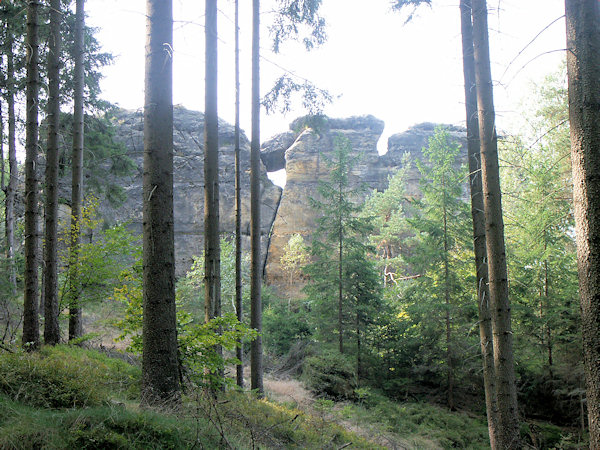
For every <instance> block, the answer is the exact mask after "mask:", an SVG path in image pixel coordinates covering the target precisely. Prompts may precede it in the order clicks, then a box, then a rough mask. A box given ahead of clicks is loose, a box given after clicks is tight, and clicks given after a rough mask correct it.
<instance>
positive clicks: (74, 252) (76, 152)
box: [69, 0, 85, 341]
mask: <svg viewBox="0 0 600 450" xmlns="http://www.w3.org/2000/svg"><path fill="white" fill-rule="evenodd" d="M84 26H85V0H77V1H76V7H75V68H74V73H73V86H74V88H73V152H72V158H71V166H72V167H71V170H72V177H71V238H70V252H69V278H70V281H71V287H70V290H69V341H72V340H74V339H77V338H79V337H81V336H82V334H83V323H82V312H81V298H80V297H81V287H80V285H79V250H80V247H81V219H82V208H83V205H82V204H83V138H84V129H83V106H84V103H83V89H84V66H83V63H84V61H83V58H84V52H85V42H84Z"/></svg>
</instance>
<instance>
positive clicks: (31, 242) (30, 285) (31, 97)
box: [23, 0, 40, 349]
mask: <svg viewBox="0 0 600 450" xmlns="http://www.w3.org/2000/svg"><path fill="white" fill-rule="evenodd" d="M38 10H39V3H38V2H37V0H30V1H29V3H28V4H27V41H26V44H27V92H26V97H27V115H26V125H25V127H26V128H25V293H24V298H23V345H24V346H27V348H28V349H36V348H37V347H38V346H39V342H40V325H39V318H38V235H37V233H38V229H37V228H38V227H37V218H38V180H37V171H36V167H37V162H38V131H39V130H38V109H39V106H38V94H39V67H38V64H39V38H38V28H39V26H38Z"/></svg>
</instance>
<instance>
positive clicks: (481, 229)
mask: <svg viewBox="0 0 600 450" xmlns="http://www.w3.org/2000/svg"><path fill="white" fill-rule="evenodd" d="M472 20H473V19H472V11H471V0H461V1H460V21H461V36H462V54H463V73H464V78H465V109H466V117H467V118H466V124H467V157H468V160H469V187H470V193H471V218H472V221H473V251H474V254H475V271H476V276H477V309H478V313H479V338H480V343H481V354H482V357H483V387H484V392H485V404H486V412H487V419H488V430H489V436H490V445H491V447H492V448H497V445H498V444H497V437H496V433H497V430H498V429H497V426H496V423H497V420H498V419H497V407H496V381H495V368H494V344H493V339H492V323H491V322H492V318H491V314H490V308H489V298H490V294H489V289H488V268H487V264H486V243H485V216H484V213H483V208H484V205H483V191H482V184H481V155H480V151H479V147H480V143H479V120H478V117H477V89H476V83H475V60H474V58H473V22H472Z"/></svg>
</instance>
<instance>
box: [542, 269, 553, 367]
mask: <svg viewBox="0 0 600 450" xmlns="http://www.w3.org/2000/svg"><path fill="white" fill-rule="evenodd" d="M544 303H545V304H546V349H547V350H548V370H549V371H550V376H551V377H552V365H553V360H552V359H553V358H552V327H551V326H550V317H549V316H548V310H549V309H550V270H549V268H548V260H546V261H544Z"/></svg>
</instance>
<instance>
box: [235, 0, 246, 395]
mask: <svg viewBox="0 0 600 450" xmlns="http://www.w3.org/2000/svg"><path fill="white" fill-rule="evenodd" d="M234 25H235V137H234V139H235V313H236V316H237V320H238V321H239V322H240V323H242V322H243V320H244V311H243V302H242V299H243V296H242V187H241V173H242V167H241V157H240V14H239V0H235V24H234ZM236 357H237V359H238V360H239V361H240V363H239V364H237V365H236V383H237V385H238V386H239V387H240V388H243V387H244V347H243V344H242V340H241V339H240V340H239V341H238V347H237V349H236Z"/></svg>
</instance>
